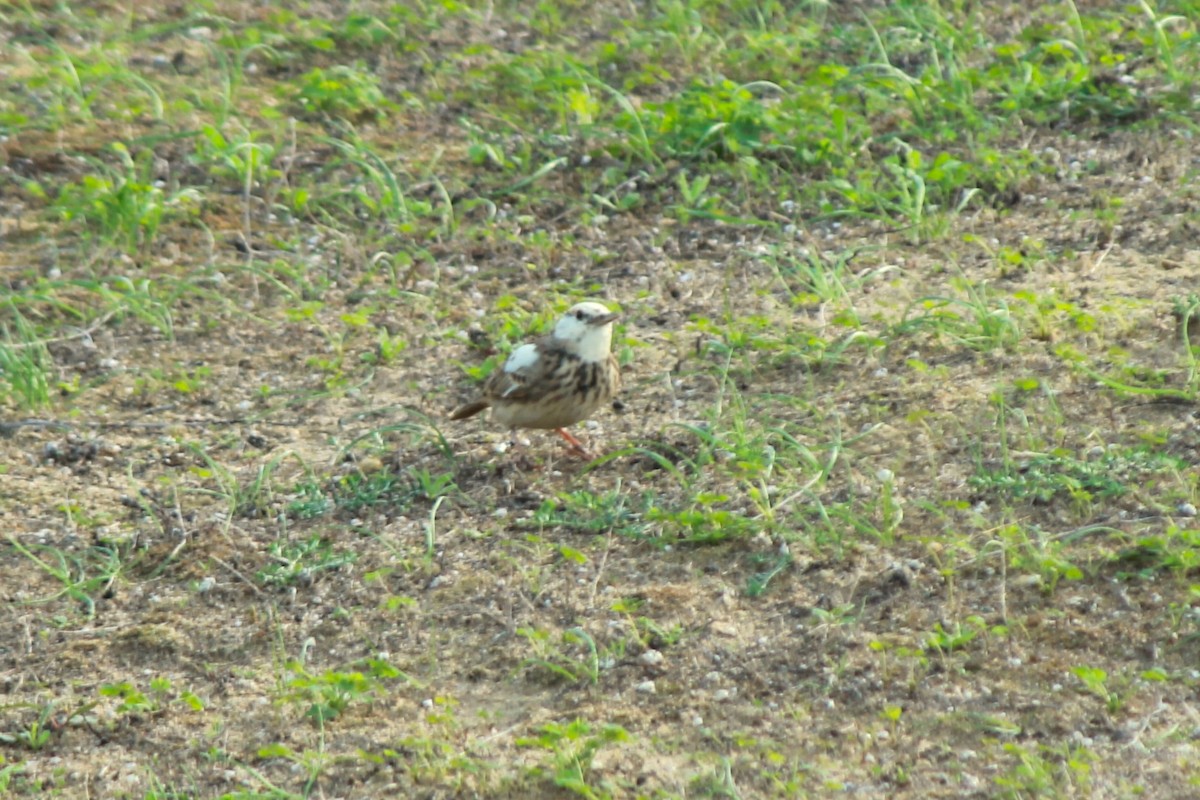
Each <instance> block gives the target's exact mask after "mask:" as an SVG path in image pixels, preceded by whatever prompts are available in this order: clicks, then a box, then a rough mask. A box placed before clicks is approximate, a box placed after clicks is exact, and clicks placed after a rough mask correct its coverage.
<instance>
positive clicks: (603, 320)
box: [588, 311, 621, 328]
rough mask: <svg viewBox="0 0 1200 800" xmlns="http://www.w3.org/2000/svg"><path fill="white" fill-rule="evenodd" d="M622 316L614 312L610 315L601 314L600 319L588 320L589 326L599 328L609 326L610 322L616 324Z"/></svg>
mask: <svg viewBox="0 0 1200 800" xmlns="http://www.w3.org/2000/svg"><path fill="white" fill-rule="evenodd" d="M620 316H621V315H620V314H618V313H617V312H615V311H613V312H610V313H608V314H601V315H600V316H598V317H592V318H591V319H590V320H588V324H589V325H591V326H593V327H596V328H599V327H600V326H601V325H607V324H609V323H610V322H616V321H617V318H618V317H620Z"/></svg>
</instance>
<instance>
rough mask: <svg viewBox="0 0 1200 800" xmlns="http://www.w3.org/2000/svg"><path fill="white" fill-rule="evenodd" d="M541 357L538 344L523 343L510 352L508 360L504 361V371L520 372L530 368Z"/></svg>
mask: <svg viewBox="0 0 1200 800" xmlns="http://www.w3.org/2000/svg"><path fill="white" fill-rule="evenodd" d="M539 357H540V354H539V353H538V349H537V345H536V344H523V345H521V346H520V347H518V348H517V349H516V350H513V351H512V353H510V354H509V356H508V361H505V362H504V371H505V372H519V371H521V370H523V369H529V368H530V367H532V366H533V365H534V364H536V363H537V360H538V358H539Z"/></svg>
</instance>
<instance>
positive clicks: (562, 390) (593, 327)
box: [450, 303, 621, 454]
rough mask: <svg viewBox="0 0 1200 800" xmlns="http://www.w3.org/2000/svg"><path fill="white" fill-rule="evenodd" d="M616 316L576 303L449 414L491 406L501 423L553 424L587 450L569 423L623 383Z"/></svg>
mask: <svg viewBox="0 0 1200 800" xmlns="http://www.w3.org/2000/svg"><path fill="white" fill-rule="evenodd" d="M616 318H617V315H616V314H614V313H612V312H610V311H609V310H608V309H607V308H605V307H604V306H602V305H600V304H599V303H579V304H577V305H575V306H573V307H572V308H571V310H570V311H568V312H567V314H566V316H564V317H563V318H562V319H561V320H559V322H558V324H557V325H556V326H555V328H554V332H553V333H551V334H550V335H549V336H543V337H542V338H540V339H537V340H536V341H533V342H529V343H527V344H524V345H521V346H520V347H518V348H517V349H515V350H513V352H512V354H511V355H510V356H509V358H508V360H507V361H506V362H505V363H504V365H503V367H501V368H499V369H497V370H495V371H494V372H492V374H491V375H489V376H488V379H487V381H485V382H484V385H483V391H482V393H481V394H480V396H479V397H478V398H477V399H475V400H472V401H471V402H469V403H466V404H464V405H462V406H460V407H459V408H456V409H455V410H454V411H453V412H452V413H451V414H450V419H466V418H467V417H472V416H474V415H476V414H478V413H479V412H480V411H483V410H484V409H485V408H488V407H491V409H492V418H493V419H495V420H496V421H497V422H499V423H500V424H502V425H506V426H508V427H510V428H541V429H550V428H553V429H555V430H556V431H557V432H558V434H559V435H560V436H562V437H563V438H564V439H566V440H567V442H569V443H570V444H571V446H572V447H573V448H574V449H575V450H577V451H579V452H580V453H584V454H586V451H585V450H584V448H583V445H582V444H581V443H580V441H579V440H578V439H576V438H575V437H574V436H572V435H571V434H570V433H569V432H568V431H567V430H566V428H567V426H568V425H574V424H575V423H577V422H579V421H581V420H584V419H587V418H588V417H590V416H591V415H592V414H593V413H594V412H595V411H596V410H597V409H599V408H600V407H601V406H602V405H604V404H605V403H607V402H609V401H611V400H612V398H613V397H615V396H616V394H617V391H618V390H619V389H620V388H621V373H620V370H619V369H618V367H617V360H616V358H615V357H613V355H612V352H611V347H612V325H613V321H614V320H615V319H616Z"/></svg>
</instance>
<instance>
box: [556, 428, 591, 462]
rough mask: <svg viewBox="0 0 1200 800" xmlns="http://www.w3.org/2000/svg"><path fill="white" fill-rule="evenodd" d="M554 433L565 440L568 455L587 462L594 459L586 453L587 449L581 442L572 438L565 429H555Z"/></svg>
mask: <svg viewBox="0 0 1200 800" xmlns="http://www.w3.org/2000/svg"><path fill="white" fill-rule="evenodd" d="M554 432H555V433H557V434H558V435H559V436H561V437H562V438H563V439H566V441H567V452H568V453H571V454H572V455H576V456H579V457H580V458H586V459H587V460H588V461H591V460H592V459H594V458H595V456H594V455H592V454H591V453H590V452H588V449H587V448H586V447H584V446H583V442H581V441H579V440H578V439H576V438H575V437H574V436H572V435H571V434H570V433H569V432H568V431H567V429H566V428H555V429H554Z"/></svg>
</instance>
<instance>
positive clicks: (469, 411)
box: [450, 400, 488, 419]
mask: <svg viewBox="0 0 1200 800" xmlns="http://www.w3.org/2000/svg"><path fill="white" fill-rule="evenodd" d="M487 407H488V403H487V402H486V401H484V400H476V401H475V402H474V403H467V404H466V405H465V406H459V407H458V408H456V409H454V410H453V411H451V412H450V419H466V418H467V417H473V416H475V415H476V414H478V413H479V412H480V411H483V410H484V409H485V408H487Z"/></svg>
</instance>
